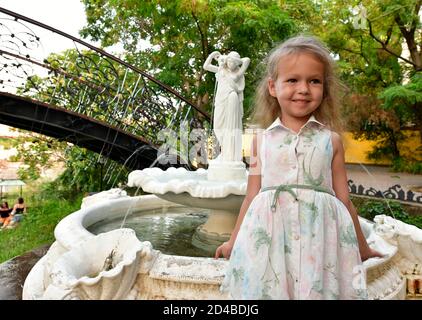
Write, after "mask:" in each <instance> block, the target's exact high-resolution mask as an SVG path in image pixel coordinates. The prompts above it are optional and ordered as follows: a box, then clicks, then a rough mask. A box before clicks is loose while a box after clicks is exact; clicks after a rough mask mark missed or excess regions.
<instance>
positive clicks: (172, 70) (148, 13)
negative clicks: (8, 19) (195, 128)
mask: <svg viewBox="0 0 422 320" xmlns="http://www.w3.org/2000/svg"><path fill="white" fill-rule="evenodd" d="M83 3H84V4H85V8H86V14H87V21H88V25H87V26H86V27H85V28H84V29H83V30H82V31H81V35H82V36H83V37H90V38H92V39H93V40H96V41H101V43H102V45H103V46H111V45H113V44H116V43H122V44H123V47H124V49H125V50H126V57H125V59H126V60H127V61H128V62H129V63H132V64H133V65H136V66H138V67H140V68H142V69H144V70H146V71H148V72H150V73H152V74H153V75H155V76H156V77H157V78H158V79H159V80H161V81H163V82H164V83H166V84H168V85H170V86H172V87H173V88H175V89H176V90H177V91H179V92H180V93H181V94H183V95H185V96H186V97H188V98H190V99H191V100H193V101H194V102H195V103H196V104H197V105H198V106H199V107H200V108H204V109H207V110H208V111H209V110H210V101H212V100H211V99H210V94H212V93H213V91H214V77H213V76H212V75H211V74H209V73H207V72H206V71H204V70H203V68H202V65H203V64H204V62H205V59H206V58H207V56H208V55H209V54H210V53H211V52H213V51H214V50H219V51H220V52H222V53H228V52H229V51H233V50H235V51H237V52H239V54H240V55H241V56H247V57H249V58H251V61H252V63H251V65H250V67H249V69H248V72H247V75H246V77H247V79H246V81H247V82H246V83H247V84H249V85H250V87H249V88H247V89H246V90H245V109H246V111H247V110H248V108H249V106H250V99H251V96H252V94H253V91H254V84H255V82H256V80H257V77H256V70H257V66H258V64H259V62H260V61H262V59H263V57H264V56H265V55H266V54H267V53H268V51H269V50H270V49H271V48H272V47H273V46H274V44H275V43H277V42H280V41H281V40H283V39H284V38H285V37H287V36H289V35H291V34H292V33H293V32H295V31H297V28H296V27H295V25H294V23H293V21H292V20H291V19H290V18H289V17H288V15H287V14H286V13H285V12H284V11H283V10H282V9H281V8H280V6H279V2H278V1H273V0H254V1H227V0H213V1H205V0H196V1H193V0H176V1H163V0H149V1H137V0H118V1H117V0H84V1H83ZM207 74H208V75H207ZM246 113H247V112H246Z"/></svg>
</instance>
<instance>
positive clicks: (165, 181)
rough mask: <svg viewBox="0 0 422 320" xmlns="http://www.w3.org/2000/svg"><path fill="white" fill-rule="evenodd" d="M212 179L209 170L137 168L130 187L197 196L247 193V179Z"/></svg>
mask: <svg viewBox="0 0 422 320" xmlns="http://www.w3.org/2000/svg"><path fill="white" fill-rule="evenodd" d="M246 178H247V177H246V176H245V177H244V180H240V181H239V180H235V181H233V180H232V181H230V180H228V181H210V180H208V178H207V170H204V169H198V170H196V171H187V170H186V169H184V168H169V169H167V170H165V171H163V170H161V169H159V168H148V169H143V170H135V171H132V172H131V173H130V174H129V177H128V185H129V186H130V187H139V186H141V187H142V189H143V190H144V191H145V192H149V193H154V194H165V193H167V192H173V193H176V194H179V193H183V192H187V193H189V194H190V195H191V196H192V197H195V198H224V197H227V196H229V195H231V194H234V195H245V194H246V187H247V180H246Z"/></svg>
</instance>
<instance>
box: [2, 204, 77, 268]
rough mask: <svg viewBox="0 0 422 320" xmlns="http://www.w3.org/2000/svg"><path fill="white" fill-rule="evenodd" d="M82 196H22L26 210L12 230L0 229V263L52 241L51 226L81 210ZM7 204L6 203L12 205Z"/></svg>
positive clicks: (53, 226) (52, 231)
mask: <svg viewBox="0 0 422 320" xmlns="http://www.w3.org/2000/svg"><path fill="white" fill-rule="evenodd" d="M81 201H82V197H78V198H77V200H75V201H68V200H62V199H61V200H57V199H47V200H38V201H36V202H35V200H31V199H29V200H28V201H27V200H26V199H25V202H26V203H27V205H28V207H29V209H28V212H27V215H26V216H25V218H24V219H23V221H22V222H20V223H19V225H18V226H17V227H16V228H14V229H4V230H2V231H1V232H0V263H2V262H4V261H6V260H9V259H11V258H13V257H16V256H19V255H21V254H23V253H25V252H27V251H30V250H32V249H34V248H37V247H39V246H41V245H43V244H51V243H53V242H54V228H55V227H56V225H57V223H58V222H59V221H60V220H61V219H63V218H64V217H65V216H67V215H68V214H70V213H72V212H75V211H77V210H79V209H80V206H81ZM12 204H13V202H12V203H9V205H12Z"/></svg>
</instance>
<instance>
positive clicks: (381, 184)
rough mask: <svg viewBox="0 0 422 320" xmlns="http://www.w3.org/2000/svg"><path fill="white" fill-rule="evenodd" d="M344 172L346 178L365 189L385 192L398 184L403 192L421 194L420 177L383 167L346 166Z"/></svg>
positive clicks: (421, 184) (421, 178)
mask: <svg viewBox="0 0 422 320" xmlns="http://www.w3.org/2000/svg"><path fill="white" fill-rule="evenodd" d="M346 170H347V175H348V178H349V179H351V180H353V182H354V183H355V184H362V185H364V186H365V187H373V188H374V189H377V190H386V189H388V188H390V187H392V186H394V185H396V184H399V185H400V186H401V187H402V189H403V190H405V191H408V190H412V191H413V192H417V190H419V193H422V175H414V174H410V173H397V172H391V171H390V170H389V168H388V167H383V166H361V165H355V164H348V165H346ZM368 172H369V173H368Z"/></svg>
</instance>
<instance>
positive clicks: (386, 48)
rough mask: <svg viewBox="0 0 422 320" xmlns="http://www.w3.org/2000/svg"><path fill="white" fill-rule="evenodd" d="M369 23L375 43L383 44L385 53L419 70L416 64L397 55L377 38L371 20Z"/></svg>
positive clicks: (370, 33) (370, 32)
mask: <svg viewBox="0 0 422 320" xmlns="http://www.w3.org/2000/svg"><path fill="white" fill-rule="evenodd" d="M367 21H368V25H369V35H370V36H371V37H372V38H373V39H374V40H375V41H377V42H378V43H380V44H381V46H382V49H384V50H385V51H387V52H388V53H389V54H391V55H393V56H395V57H396V58H398V59H400V60H403V61H405V62H406V63H409V64H411V65H412V66H413V67H414V68H415V69H416V68H417V65H416V64H415V63H414V62H412V61H410V60H408V59H406V58H403V57H402V56H401V55H398V54H397V53H395V52H394V51H391V50H390V49H389V48H388V47H387V45H386V43H384V42H383V41H382V40H380V39H379V38H377V36H376V35H375V34H374V33H373V31H372V23H371V21H370V20H369V19H367Z"/></svg>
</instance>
